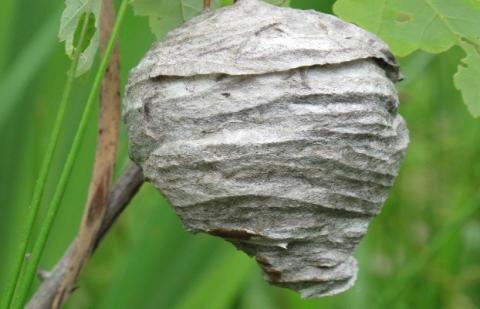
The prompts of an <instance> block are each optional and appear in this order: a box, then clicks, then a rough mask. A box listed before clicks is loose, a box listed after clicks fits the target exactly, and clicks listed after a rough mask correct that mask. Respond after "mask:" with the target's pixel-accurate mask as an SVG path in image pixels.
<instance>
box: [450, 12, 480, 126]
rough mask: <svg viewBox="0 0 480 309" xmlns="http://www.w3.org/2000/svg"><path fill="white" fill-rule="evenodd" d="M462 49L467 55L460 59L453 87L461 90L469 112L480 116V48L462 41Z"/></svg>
mask: <svg viewBox="0 0 480 309" xmlns="http://www.w3.org/2000/svg"><path fill="white" fill-rule="evenodd" d="M479 18H480V16H479ZM463 49H464V50H465V52H466V53H467V57H466V58H464V59H462V62H461V64H460V65H459V66H458V71H457V73H456V74H455V76H454V81H455V87H457V89H459V90H460V91H462V96H463V100H464V101H465V104H467V107H468V110H469V111H470V113H472V115H473V116H475V117H480V49H479V48H478V46H473V45H471V44H469V43H464V46H463Z"/></svg>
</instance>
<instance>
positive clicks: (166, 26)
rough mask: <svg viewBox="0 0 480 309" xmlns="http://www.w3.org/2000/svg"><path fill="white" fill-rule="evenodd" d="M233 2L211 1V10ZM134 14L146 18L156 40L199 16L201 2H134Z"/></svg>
mask: <svg viewBox="0 0 480 309" xmlns="http://www.w3.org/2000/svg"><path fill="white" fill-rule="evenodd" d="M266 2H269V3H272V4H275V5H282V6H288V5H289V3H290V0H268V1H266ZM232 3H233V0H227V1H226V0H213V1H212V7H211V8H212V9H217V8H218V7H220V6H224V5H229V4H232ZM132 5H133V9H134V11H135V14H137V15H142V16H148V18H149V24H150V29H151V30H152V32H153V33H154V34H155V36H156V37H157V38H161V37H163V36H164V35H165V34H166V33H167V32H168V31H170V30H172V29H174V28H176V27H178V26H180V25H181V24H183V23H184V22H185V21H187V20H189V19H190V18H192V17H194V16H196V15H198V14H200V13H201V12H202V8H203V1H202V0H134V1H133V3H132Z"/></svg>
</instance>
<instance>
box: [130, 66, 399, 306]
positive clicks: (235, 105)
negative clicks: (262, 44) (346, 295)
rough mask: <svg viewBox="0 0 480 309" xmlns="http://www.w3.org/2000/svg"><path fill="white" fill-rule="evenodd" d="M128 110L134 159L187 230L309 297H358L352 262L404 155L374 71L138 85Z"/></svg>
mask: <svg viewBox="0 0 480 309" xmlns="http://www.w3.org/2000/svg"><path fill="white" fill-rule="evenodd" d="M126 102H127V103H126V106H125V109H124V110H125V115H124V116H125V120H126V123H127V126H128V130H129V138H130V155H131V157H132V159H133V160H135V161H136V162H137V163H139V164H140V165H141V166H142V168H143V171H144V174H145V176H146V178H147V179H148V180H149V181H151V182H152V183H153V184H154V185H155V186H156V187H157V188H158V189H159V190H160V191H161V192H162V193H163V194H164V195H165V196H166V197H167V198H168V199H169V201H170V202H171V204H172V205H173V207H174V208H175V211H176V212H177V214H178V215H179V216H180V218H181V220H182V222H183V224H184V226H185V227H186V228H187V229H189V230H191V231H194V232H207V233H210V234H213V235H216V236H221V237H224V238H225V239H227V240H229V241H230V242H232V243H233V244H234V245H236V246H237V247H238V248H240V249H242V250H244V251H245V252H246V253H248V254H249V255H252V256H255V258H256V260H257V262H258V264H259V265H260V266H261V267H262V269H263V270H264V273H265V277H266V279H267V280H268V281H269V282H271V283H273V284H276V285H279V286H282V287H288V288H291V289H294V290H297V291H299V292H301V293H302V295H303V296H304V297H315V296H322V295H331V294H336V293H339V292H341V291H344V290H346V289H348V288H349V287H351V286H352V285H353V282H354V280H355V276H356V273H357V265H356V262H355V260H354V258H353V257H352V254H353V250H354V248H355V246H356V245H357V244H358V242H359V241H360V240H361V238H362V237H363V235H364V234H365V233H366V231H367V227H368V223H369V221H370V220H371V219H372V217H373V216H375V215H376V214H377V213H378V212H379V210H380V208H381V206H382V204H383V203H384V201H385V199H386V197H387V194H388V190H389V188H390V187H391V186H392V184H393V181H394V178H395V176H396V175H397V173H398V169H399V162H400V160H401V158H402V157H403V154H404V151H405V148H406V146H407V143H408V133H407V130H406V127H405V124H404V121H403V119H402V118H401V117H400V116H399V115H398V113H397V107H398V99H397V94H396V91H395V88H394V85H393V82H392V80H391V79H390V78H388V77H387V72H386V71H385V70H384V69H383V68H382V67H381V66H379V65H378V62H377V61H376V60H375V59H373V58H367V59H358V60H352V61H348V62H344V63H338V64H323V65H313V66H307V67H300V68H292V69H288V70H285V71H279V72H271V73H262V74H241V75H229V74H224V73H218V74H214V73H212V74H200V75H194V76H157V77H155V78H143V79H135V80H134V82H132V83H131V84H130V86H129V89H128V91H127V100H126Z"/></svg>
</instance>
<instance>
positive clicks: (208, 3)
mask: <svg viewBox="0 0 480 309" xmlns="http://www.w3.org/2000/svg"><path fill="white" fill-rule="evenodd" d="M211 2H212V1H211V0H203V10H209V9H210V6H211Z"/></svg>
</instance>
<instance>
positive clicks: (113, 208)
mask: <svg viewBox="0 0 480 309" xmlns="http://www.w3.org/2000/svg"><path fill="white" fill-rule="evenodd" d="M142 184H143V174H142V170H141V169H140V167H139V166H138V165H136V164H135V163H130V164H129V166H128V167H127V168H126V170H125V171H124V172H123V174H122V176H120V178H119V179H118V180H117V183H116V184H115V186H114V187H113V188H112V190H111V191H110V194H109V198H108V207H107V210H106V212H105V216H104V218H103V221H102V225H101V227H100V232H99V234H98V235H97V238H96V239H95V245H94V250H95V249H96V247H97V245H98V243H99V242H100V241H101V240H102V239H103V237H104V236H105V235H106V233H107V232H108V231H109V230H110V228H111V227H112V225H113V223H114V222H115V220H116V219H117V218H118V216H119V215H120V214H121V213H122V211H123V210H124V209H125V208H126V206H127V205H128V204H129V203H130V201H131V199H132V198H133V197H134V196H135V194H136V193H137V192H138V189H139V188H140V187H141V185H142ZM74 245H75V242H74V241H72V243H71V244H70V246H69V247H68V249H67V250H66V251H65V253H64V254H63V257H62V258H61V259H60V260H59V261H58V262H57V264H56V265H55V266H54V267H53V269H52V271H51V272H49V275H48V276H47V277H46V278H45V280H44V281H43V282H42V284H41V285H40V287H39V288H38V289H37V291H36V292H35V294H34V295H33V297H32V298H31V299H30V301H29V303H28V304H27V306H26V308H27V309H49V308H51V307H52V303H53V298H54V296H55V292H56V291H57V290H58V288H59V287H60V285H61V283H62V280H63V277H64V276H65V273H66V272H67V266H68V265H70V264H71V262H70V260H71V259H72V257H73V249H74Z"/></svg>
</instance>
